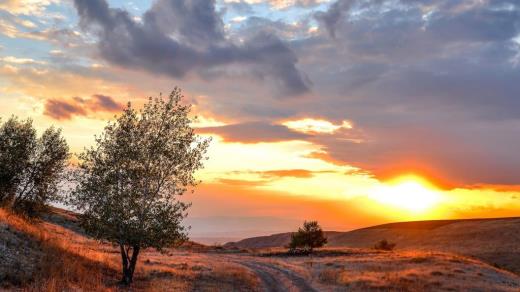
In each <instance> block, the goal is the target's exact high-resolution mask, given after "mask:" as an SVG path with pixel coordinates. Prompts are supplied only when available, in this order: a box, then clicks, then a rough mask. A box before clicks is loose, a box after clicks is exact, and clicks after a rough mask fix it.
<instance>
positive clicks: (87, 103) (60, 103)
mask: <svg viewBox="0 0 520 292" xmlns="http://www.w3.org/2000/svg"><path fill="white" fill-rule="evenodd" d="M122 109H123V106H122V105H121V104H119V103H117V102H116V101H115V100H114V99H113V98H112V97H110V96H106V95H101V94H96V95H93V96H92V97H91V98H89V99H83V98H80V97H73V98H71V99H66V100H62V99H48V100H46V103H45V110H44V114H45V115H47V116H49V117H51V118H53V119H56V120H69V119H71V118H72V117H73V116H87V115H89V114H91V113H97V112H118V111H120V110H122Z"/></svg>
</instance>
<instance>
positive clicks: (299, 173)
mask: <svg viewBox="0 0 520 292" xmlns="http://www.w3.org/2000/svg"><path fill="white" fill-rule="evenodd" d="M257 173H258V174H260V176H262V177H266V178H283V177H294V178H310V177H312V176H313V175H314V171H310V170H307V169H281V170H267V171H259V172H257Z"/></svg>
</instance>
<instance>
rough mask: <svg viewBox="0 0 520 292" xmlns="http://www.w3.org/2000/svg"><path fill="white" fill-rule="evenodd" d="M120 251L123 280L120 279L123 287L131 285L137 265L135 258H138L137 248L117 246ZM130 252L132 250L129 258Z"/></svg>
mask: <svg viewBox="0 0 520 292" xmlns="http://www.w3.org/2000/svg"><path fill="white" fill-rule="evenodd" d="M119 248H120V250H121V261H122V264H123V278H122V279H121V283H122V284H124V285H130V284H132V281H133V277H134V271H135V265H136V264H137V257H138V256H139V250H140V247H139V246H132V247H130V246H129V247H127V248H126V249H125V246H124V245H123V244H120V245H119ZM130 250H132V256H131V257H130Z"/></svg>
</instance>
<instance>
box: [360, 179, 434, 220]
mask: <svg viewBox="0 0 520 292" xmlns="http://www.w3.org/2000/svg"><path fill="white" fill-rule="evenodd" d="M370 196H371V197H372V199H374V200H376V201H378V202H380V203H383V204H388V205H392V206H394V207H398V208H402V209H406V210H408V211H412V212H425V211H426V210H428V209H430V208H432V207H433V206H435V204H436V203H438V202H439V199H440V192H439V191H437V190H436V189H435V187H434V186H433V185H432V184H430V183H429V182H428V181H426V180H425V179H423V178H421V177H417V176H403V177H399V178H397V179H395V180H392V181H390V182H389V183H387V184H384V185H381V186H378V187H376V188H375V189H374V191H373V192H372V193H371V195H370Z"/></svg>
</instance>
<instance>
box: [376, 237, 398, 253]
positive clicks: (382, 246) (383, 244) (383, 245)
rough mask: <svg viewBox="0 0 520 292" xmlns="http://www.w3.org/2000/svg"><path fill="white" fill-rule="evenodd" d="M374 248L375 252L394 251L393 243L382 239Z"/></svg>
mask: <svg viewBox="0 0 520 292" xmlns="http://www.w3.org/2000/svg"><path fill="white" fill-rule="evenodd" d="M374 248H375V249H377V250H387V251H390V250H394V248H395V243H390V242H388V241H387V240H386V239H383V240H381V241H379V242H378V243H376V245H375V246H374Z"/></svg>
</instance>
